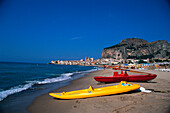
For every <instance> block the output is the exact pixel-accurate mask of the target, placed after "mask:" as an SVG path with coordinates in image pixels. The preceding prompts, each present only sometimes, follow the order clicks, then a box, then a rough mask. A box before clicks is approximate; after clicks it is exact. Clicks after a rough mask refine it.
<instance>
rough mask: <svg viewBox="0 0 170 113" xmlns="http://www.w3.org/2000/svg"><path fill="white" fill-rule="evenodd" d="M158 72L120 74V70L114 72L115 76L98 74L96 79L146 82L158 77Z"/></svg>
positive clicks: (102, 80) (100, 80)
mask: <svg viewBox="0 0 170 113" xmlns="http://www.w3.org/2000/svg"><path fill="white" fill-rule="evenodd" d="M156 77H157V75H156V74H147V75H128V74H127V72H126V71H125V73H123V71H121V74H118V72H114V76H110V77H102V76H96V77H94V79H95V80H96V81H99V82H120V81H128V82H144V81H149V80H152V79H154V78H156Z"/></svg>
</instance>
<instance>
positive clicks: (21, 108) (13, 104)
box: [0, 68, 96, 113]
mask: <svg viewBox="0 0 170 113" xmlns="http://www.w3.org/2000/svg"><path fill="white" fill-rule="evenodd" d="M95 70H96V69H95V68H90V69H88V70H84V71H83V70H82V71H79V72H76V71H73V72H72V75H71V78H70V79H66V80H64V81H59V82H52V83H47V84H35V85H34V86H33V87H32V88H29V89H27V90H24V91H21V92H18V93H14V94H12V95H10V96H8V97H7V98H5V99H4V100H3V101H1V102H0V112H2V113H11V112H18V113H28V111H27V110H26V108H27V107H28V106H29V105H30V104H31V103H32V102H33V100H35V99H36V98H37V97H39V96H41V95H43V94H46V93H48V92H49V91H52V90H54V89H58V88H60V87H63V86H66V85H69V84H71V81H72V80H75V79H78V78H81V77H83V76H85V75H86V74H87V73H89V72H91V71H95ZM64 74H68V73H64ZM69 74H70V73H69ZM8 108H10V109H8Z"/></svg>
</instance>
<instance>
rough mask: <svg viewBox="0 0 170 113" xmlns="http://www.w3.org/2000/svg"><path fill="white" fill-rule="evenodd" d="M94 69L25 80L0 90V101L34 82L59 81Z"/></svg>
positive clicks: (47, 82)
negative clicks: (7, 88) (22, 82)
mask: <svg viewBox="0 0 170 113" xmlns="http://www.w3.org/2000/svg"><path fill="white" fill-rule="evenodd" d="M95 70H96V69H91V70H86V71H80V72H73V73H63V74H61V76H60V77H55V78H46V79H44V80H42V81H40V80H33V81H26V84H25V85H19V86H16V87H12V88H10V89H9V90H5V91H4V90H0V101H2V100H3V99H4V98H6V97H7V96H9V95H12V94H15V93H18V92H21V91H24V90H27V89H29V88H31V87H32V86H33V85H35V84H49V83H54V82H60V81H64V80H68V79H71V78H72V75H74V74H80V73H88V72H92V71H95Z"/></svg>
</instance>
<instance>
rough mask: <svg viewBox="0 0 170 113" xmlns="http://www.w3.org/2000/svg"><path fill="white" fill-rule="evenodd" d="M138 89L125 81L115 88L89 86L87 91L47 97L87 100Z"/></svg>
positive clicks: (54, 94) (52, 94)
mask: <svg viewBox="0 0 170 113" xmlns="http://www.w3.org/2000/svg"><path fill="white" fill-rule="evenodd" d="M139 88H140V85H138V84H132V83H129V82H126V81H121V82H120V83H119V84H118V85H115V86H108V87H101V88H93V87H92V86H90V87H89V88H88V89H83V90H75V91H70V92H62V93H49V95H50V96H52V97H55V98H59V99H79V98H88V97H97V96H104V95H112V94H118V93H124V92H128V91H132V90H136V89H139Z"/></svg>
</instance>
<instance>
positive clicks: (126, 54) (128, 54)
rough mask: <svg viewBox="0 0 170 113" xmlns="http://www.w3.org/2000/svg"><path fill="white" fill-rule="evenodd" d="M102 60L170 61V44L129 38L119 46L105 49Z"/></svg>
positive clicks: (163, 41) (162, 41)
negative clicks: (153, 59)
mask: <svg viewBox="0 0 170 113" xmlns="http://www.w3.org/2000/svg"><path fill="white" fill-rule="evenodd" d="M102 58H115V59H129V58H136V59H139V58H141V59H146V58H150V59H151V58H155V59H159V58H161V59H163V58H165V59H169V58H170V43H169V42H168V41H166V40H158V41H154V42H151V43H149V42H148V41H146V40H144V39H139V38H136V37H134V38H127V39H124V40H122V41H121V42H120V43H119V44H117V45H114V46H111V47H107V48H104V49H103V51H102Z"/></svg>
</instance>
